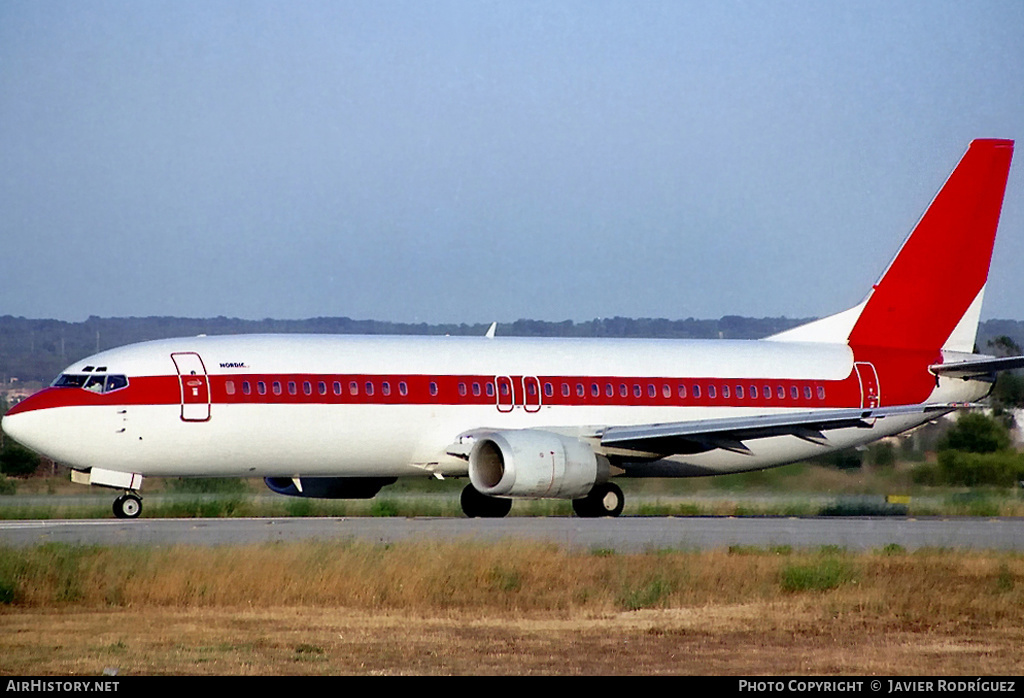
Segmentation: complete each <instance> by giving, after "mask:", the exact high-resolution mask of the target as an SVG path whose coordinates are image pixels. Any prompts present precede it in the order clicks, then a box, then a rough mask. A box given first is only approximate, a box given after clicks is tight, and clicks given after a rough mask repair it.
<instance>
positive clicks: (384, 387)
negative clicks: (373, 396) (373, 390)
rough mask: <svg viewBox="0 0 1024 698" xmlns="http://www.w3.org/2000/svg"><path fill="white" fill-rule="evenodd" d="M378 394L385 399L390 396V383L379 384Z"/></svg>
mask: <svg viewBox="0 0 1024 698" xmlns="http://www.w3.org/2000/svg"><path fill="white" fill-rule="evenodd" d="M380 392H381V394H382V395H384V396H385V397H387V396H388V395H390V394H391V383H390V382H389V381H384V382H383V383H381V384H380Z"/></svg>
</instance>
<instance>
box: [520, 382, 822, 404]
mask: <svg viewBox="0 0 1024 698" xmlns="http://www.w3.org/2000/svg"><path fill="white" fill-rule="evenodd" d="M531 388H533V386H531V385H527V392H530V389H531ZM706 388H707V390H706V394H707V397H708V398H710V399H712V400H714V399H717V398H718V396H719V394H721V397H722V399H725V400H728V399H730V398H733V397H735V398H736V399H737V400H744V399H746V398H748V397H749V399H751V400H757V399H758V398H762V399H765V400H771V399H772V396H773V386H771V385H768V384H764V385H756V384H754V383H750V384H748V385H742V384H739V383H737V384H733V385H730V384H728V383H722V384H716V383H711V384H708V385H707V386H706ZM533 390H536V388H533ZM572 391H573V389H572V386H571V385H570V384H568V383H562V387H561V392H562V397H570V395H571V393H572ZM616 391H617V392H618V395H619V397H629V395H630V392H632V394H633V397H634V398H642V397H643V396H644V386H643V385H641V384H640V383H633V384H632V388H631V387H630V385H629V384H627V383H619V384H618V388H616V386H615V384H614V383H605V384H604V396H605V397H615V394H616ZM575 392H576V397H586V394H587V388H586V386H585V385H584V384H583V383H577V384H576V390H575ZM601 392H602V388H601V385H600V384H599V383H591V384H590V396H591V397H601ZM672 392H673V390H672V386H671V385H669V384H668V383H663V384H662V385H661V397H662V398H664V399H665V400H669V399H671V398H672ZM675 392H676V395H678V397H679V398H680V399H686V397H688V396H689V397H692V398H694V399H699V398H700V397H701V386H700V385H699V384H697V383H694V384H693V385H691V386H690V388H689V390H688V389H687V386H686V385H685V384H684V383H678V384H677V385H676V389H675ZM646 393H647V397H648V398H651V399H655V398H657V397H658V387H657V386H656V385H655V384H654V383H648V384H647V390H646ZM801 393H802V394H803V398H804V399H805V400H811V399H813V398H814V396H815V395H817V397H818V399H819V400H824V399H825V386H823V385H818V386H815V387H814V388H812V387H811V386H810V385H805V386H803V389H802V390H801V388H800V387H799V386H796V385H791V386H790V387H789V397H790V399H792V400H799V399H800V395H801ZM530 394H531V395H532V394H533V393H532V392H531V393H530ZM544 394H545V395H546V396H547V397H554V394H555V389H554V386H553V385H552V384H551V383H545V384H544ZM774 396H775V398H776V399H779V400H785V399H786V388H785V386H782V385H776V386H774Z"/></svg>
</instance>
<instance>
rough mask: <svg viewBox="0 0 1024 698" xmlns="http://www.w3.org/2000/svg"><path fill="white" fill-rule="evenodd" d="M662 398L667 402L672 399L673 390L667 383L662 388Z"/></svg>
mask: <svg viewBox="0 0 1024 698" xmlns="http://www.w3.org/2000/svg"><path fill="white" fill-rule="evenodd" d="M661 396H662V397H663V398H665V399H666V400H668V399H669V398H670V397H672V388H671V387H670V386H669V384H668V383H665V384H664V385H662V386H661Z"/></svg>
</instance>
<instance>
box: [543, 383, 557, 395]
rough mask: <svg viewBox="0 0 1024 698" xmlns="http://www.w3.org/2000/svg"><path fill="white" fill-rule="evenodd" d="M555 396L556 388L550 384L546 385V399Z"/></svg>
mask: <svg viewBox="0 0 1024 698" xmlns="http://www.w3.org/2000/svg"><path fill="white" fill-rule="evenodd" d="M554 394H555V387H554V386H553V385H551V384H550V383H545V384H544V397H551V396H552V395H554Z"/></svg>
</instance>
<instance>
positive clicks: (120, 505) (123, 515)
mask: <svg viewBox="0 0 1024 698" xmlns="http://www.w3.org/2000/svg"><path fill="white" fill-rule="evenodd" d="M141 513H142V497H140V496H139V495H137V494H135V493H134V492H125V493H124V494H122V495H121V496H120V497H118V498H117V499H115V500H114V516H116V517H117V518H119V519H137V518H138V517H139V515H140V514H141Z"/></svg>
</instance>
